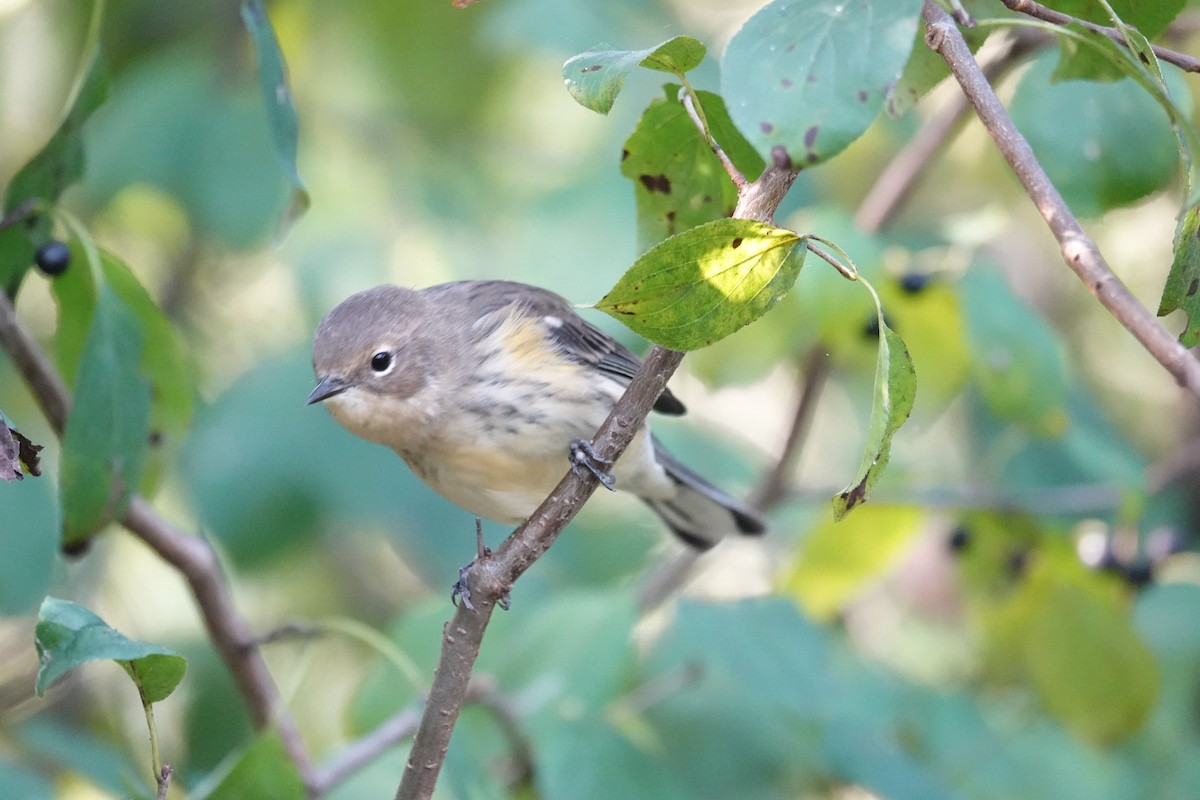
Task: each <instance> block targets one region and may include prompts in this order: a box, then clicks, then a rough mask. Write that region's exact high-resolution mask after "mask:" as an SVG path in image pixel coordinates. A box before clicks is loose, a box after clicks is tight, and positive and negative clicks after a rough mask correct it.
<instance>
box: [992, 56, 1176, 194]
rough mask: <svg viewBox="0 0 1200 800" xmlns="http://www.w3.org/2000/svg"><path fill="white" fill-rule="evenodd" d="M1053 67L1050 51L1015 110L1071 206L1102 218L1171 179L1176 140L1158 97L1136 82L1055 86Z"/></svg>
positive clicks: (1024, 85)
mask: <svg viewBox="0 0 1200 800" xmlns="http://www.w3.org/2000/svg"><path fill="white" fill-rule="evenodd" d="M1101 46H1102V47H1103V46H1104V45H1101ZM1053 71H1054V59H1053V55H1052V54H1050V53H1045V54H1043V55H1042V56H1041V57H1040V58H1038V59H1037V60H1036V61H1035V62H1034V64H1033V66H1032V67H1031V68H1030V69H1029V71H1028V72H1026V73H1025V75H1024V76H1023V77H1022V79H1021V82H1020V84H1019V85H1018V87H1017V92H1016V95H1015V96H1014V97H1013V101H1012V104H1011V106H1010V112H1011V114H1012V117H1013V121H1014V122H1015V123H1016V124H1017V127H1018V128H1020V130H1021V132H1022V133H1023V134H1025V137H1026V139H1028V140H1029V144H1030V146H1031V147H1032V148H1033V150H1034V152H1035V153H1036V154H1037V156H1038V160H1039V161H1040V162H1041V163H1042V164H1043V165H1044V166H1045V168H1046V173H1047V174H1048V175H1049V176H1050V179H1051V180H1052V181H1053V182H1054V185H1055V186H1057V187H1058V189H1059V191H1060V192H1062V195H1063V198H1064V199H1065V200H1066V201H1067V203H1068V204H1069V205H1070V206H1071V210H1072V211H1074V212H1075V213H1076V214H1079V215H1081V216H1085V217H1094V216H1098V215H1099V214H1102V213H1103V212H1105V211H1108V210H1110V209H1113V208H1118V207H1121V206H1126V205H1129V204H1131V203H1133V202H1135V201H1137V200H1140V199H1141V198H1143V197H1145V196H1146V195H1148V194H1150V193H1152V192H1155V191H1158V190H1160V189H1162V188H1164V187H1165V186H1166V185H1167V184H1168V183H1169V182H1170V181H1171V179H1172V178H1173V177H1174V175H1175V171H1176V169H1177V167H1178V164H1179V155H1178V149H1177V142H1176V139H1175V135H1174V133H1173V132H1172V130H1171V124H1170V121H1169V120H1168V119H1167V118H1166V117H1165V116H1164V115H1163V113H1162V112H1161V111H1160V109H1159V107H1158V105H1159V104H1158V103H1157V102H1156V101H1155V98H1154V97H1153V95H1151V94H1150V93H1148V92H1146V91H1145V90H1144V89H1143V87H1141V86H1139V85H1138V84H1137V83H1135V82H1134V81H1131V80H1122V81H1117V82H1116V83H1096V82H1093V81H1068V82H1064V83H1051V82H1050V81H1051V74H1052V72H1053ZM1168 80H1169V84H1170V86H1171V94H1173V95H1174V96H1176V97H1183V96H1186V94H1187V87H1186V85H1185V84H1184V82H1183V79H1182V78H1180V77H1179V76H1178V75H1175V74H1171V75H1170V78H1169V79H1168Z"/></svg>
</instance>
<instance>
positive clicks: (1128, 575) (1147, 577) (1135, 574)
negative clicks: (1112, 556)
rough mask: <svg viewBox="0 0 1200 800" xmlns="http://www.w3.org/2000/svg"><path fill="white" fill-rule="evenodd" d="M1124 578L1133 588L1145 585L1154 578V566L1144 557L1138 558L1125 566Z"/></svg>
mask: <svg viewBox="0 0 1200 800" xmlns="http://www.w3.org/2000/svg"><path fill="white" fill-rule="evenodd" d="M1125 580H1127V581H1129V585H1130V586H1132V587H1134V588H1135V589H1140V588H1142V587H1143V586H1147V585H1148V584H1150V583H1151V582H1152V581H1153V580H1154V567H1153V565H1151V563H1150V562H1149V561H1147V560H1146V559H1142V558H1139V559H1138V560H1137V561H1134V562H1133V563H1132V564H1129V565H1127V566H1126V567H1125Z"/></svg>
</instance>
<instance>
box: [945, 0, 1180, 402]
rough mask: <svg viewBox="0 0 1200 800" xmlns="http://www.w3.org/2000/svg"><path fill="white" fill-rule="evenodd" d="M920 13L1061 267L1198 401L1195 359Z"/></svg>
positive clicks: (958, 39) (951, 31)
mask: <svg viewBox="0 0 1200 800" xmlns="http://www.w3.org/2000/svg"><path fill="white" fill-rule="evenodd" d="M922 14H923V16H924V18H925V23H926V34H925V41H926V43H927V44H928V45H929V47H930V49H932V50H933V51H934V52H936V53H938V55H940V56H941V57H942V58H943V59H945V61H946V63H947V64H949V66H950V70H951V72H953V73H954V77H955V79H956V80H957V81H958V83H959V85H960V86H961V87H962V90H963V93H964V94H965V95H966V96H967V99H968V100H970V102H971V105H973V106H974V107H975V111H976V113H977V114H978V115H979V118H980V120H982V122H983V124H984V127H985V128H986V129H987V131H988V133H989V134H990V135H991V137H992V139H993V140H995V142H996V147H997V149H998V150H999V151H1000V153H1001V155H1002V156H1003V157H1004V160H1005V161H1007V162H1008V164H1009V166H1010V167H1011V168H1012V170H1013V172H1014V173H1015V174H1016V176H1017V179H1018V180H1019V181H1020V182H1021V185H1022V186H1024V187H1025V191H1026V192H1027V193H1028V194H1029V197H1030V199H1032V200H1033V202H1034V204H1035V205H1036V206H1037V209H1038V211H1039V212H1040V213H1041V215H1042V218H1043V219H1045V220H1046V224H1047V225H1048V226H1049V228H1050V231H1051V232H1052V233H1053V234H1054V238H1055V239H1057V240H1058V243H1059V246H1060V248H1061V250H1062V255H1063V259H1064V260H1065V261H1066V263H1067V266H1069V267H1070V268H1071V269H1072V270H1073V271H1074V272H1075V274H1076V275H1078V276H1079V279H1080V280H1081V281H1083V283H1084V285H1086V286H1087V287H1088V290H1089V291H1090V292H1091V293H1092V295H1093V296H1095V298H1096V299H1097V300H1099V301H1100V303H1101V305H1103V306H1104V307H1105V308H1107V309H1108V311H1109V313H1111V314H1112V315H1113V316H1114V317H1115V318H1116V319H1117V321H1118V322H1120V323H1121V325H1122V326H1124V327H1125V329H1126V330H1128V331H1129V332H1130V333H1132V334H1133V336H1134V338H1136V339H1137V340H1138V341H1139V342H1140V343H1141V344H1142V346H1143V347H1145V348H1146V350H1147V351H1149V353H1150V354H1151V355H1152V356H1154V358H1155V359H1156V360H1157V361H1158V362H1159V363H1160V364H1162V366H1163V367H1164V368H1166V370H1167V371H1168V372H1170V373H1171V375H1173V376H1174V377H1175V380H1176V381H1177V382H1178V383H1179V385H1180V386H1182V387H1184V388H1185V389H1187V390H1188V391H1189V392H1191V393H1192V394H1194V395H1196V396H1197V397H1200V360H1197V359H1196V357H1195V356H1193V355H1192V354H1191V353H1190V352H1189V351H1188V350H1187V348H1185V347H1184V346H1183V345H1181V344H1180V343H1179V342H1178V341H1176V340H1175V338H1174V337H1173V336H1171V334H1170V333H1168V332H1167V330H1166V329H1165V328H1163V326H1162V325H1160V324H1159V323H1158V320H1156V319H1155V318H1154V316H1153V315H1152V314H1151V313H1150V312H1149V311H1148V310H1147V309H1146V308H1145V306H1143V305H1142V304H1141V303H1139V302H1138V301H1137V299H1136V298H1135V297H1134V296H1133V295H1132V294H1130V293H1129V289H1127V288H1126V287H1125V284H1123V283H1122V282H1121V280H1120V278H1118V277H1117V276H1116V275H1115V274H1114V273H1113V271H1112V269H1111V268H1110V267H1109V266H1108V264H1107V263H1106V262H1105V260H1104V256H1102V255H1101V254H1100V251H1099V249H1097V247H1096V244H1095V242H1093V241H1092V240H1091V239H1090V238H1089V237H1088V236H1087V234H1085V233H1084V232H1083V228H1082V227H1081V226H1080V225H1079V221H1078V220H1076V219H1075V217H1074V215H1072V214H1071V210H1070V209H1069V208H1068V207H1067V204H1066V203H1065V202H1064V201H1063V198H1062V195H1061V194H1059V192H1058V189H1057V188H1056V187H1055V186H1054V184H1053V183H1051V182H1050V178H1049V177H1048V176H1047V175H1046V172H1045V170H1043V169H1042V165H1041V164H1039V163H1038V161H1037V158H1036V157H1035V156H1034V154H1033V150H1032V149H1031V148H1030V147H1029V143H1028V142H1026V141H1025V138H1024V137H1023V136H1022V135H1021V133H1020V131H1018V130H1017V128H1016V126H1015V125H1014V124H1013V121H1012V119H1011V118H1010V117H1009V116H1008V112H1007V111H1005V110H1004V106H1003V105H1001V104H1000V100H999V98H997V97H996V93H995V92H994V91H993V90H992V87H991V84H989V83H988V81H987V78H986V77H985V76H984V74H983V72H982V71H980V69H979V64H978V63H977V62H976V61H975V57H974V56H973V55H972V54H971V51H970V49H969V48H968V47H967V43H966V42H965V41H964V40H963V37H962V34H961V33H960V32H959V30H958V28H957V27H956V26H955V25H954V22H953V21H952V20H951V19H950V16H949V15H948V14H947V13H946V12H945V11H944V10H943V9H942V7H941V6H939V5H938V4H937V3H936V2H934V0H925V7H924V10H923V12H922Z"/></svg>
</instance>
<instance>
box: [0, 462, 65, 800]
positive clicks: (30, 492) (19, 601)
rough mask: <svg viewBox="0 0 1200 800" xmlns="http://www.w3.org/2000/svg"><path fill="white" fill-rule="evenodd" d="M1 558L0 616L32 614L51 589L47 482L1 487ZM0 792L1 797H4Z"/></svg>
mask: <svg viewBox="0 0 1200 800" xmlns="http://www.w3.org/2000/svg"><path fill="white" fill-rule="evenodd" d="M0 507H2V508H3V509H4V510H3V512H0V513H2V515H3V519H4V522H3V531H2V533H0V541H3V548H4V558H0V615H2V616H5V617H16V616H21V615H25V614H29V613H32V612H33V611H34V610H35V609H36V608H37V605H38V603H39V602H40V601H41V600H42V598H44V597H45V596H46V592H47V591H49V589H50V581H51V577H52V576H53V574H54V560H55V555H56V553H57V547H56V542H57V540H58V519H57V511H56V507H57V498H56V497H55V496H54V484H52V483H50V482H49V481H25V482H24V483H23V484H21V485H20V486H0ZM3 796H4V795H3V794H0V797H3Z"/></svg>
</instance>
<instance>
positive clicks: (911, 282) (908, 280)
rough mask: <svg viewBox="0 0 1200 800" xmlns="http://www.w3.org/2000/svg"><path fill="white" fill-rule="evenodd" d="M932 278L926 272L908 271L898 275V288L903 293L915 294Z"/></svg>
mask: <svg viewBox="0 0 1200 800" xmlns="http://www.w3.org/2000/svg"><path fill="white" fill-rule="evenodd" d="M932 280H933V278H931V277H930V276H929V274H928V273H926V272H909V273H907V274H905V275H901V276H900V289H901V290H902V291H903V292H904V293H905V294H917V293H918V292H921V291H923V290H924V289H925V287H926V286H928V285H929V284H930V282H931V281H932Z"/></svg>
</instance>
